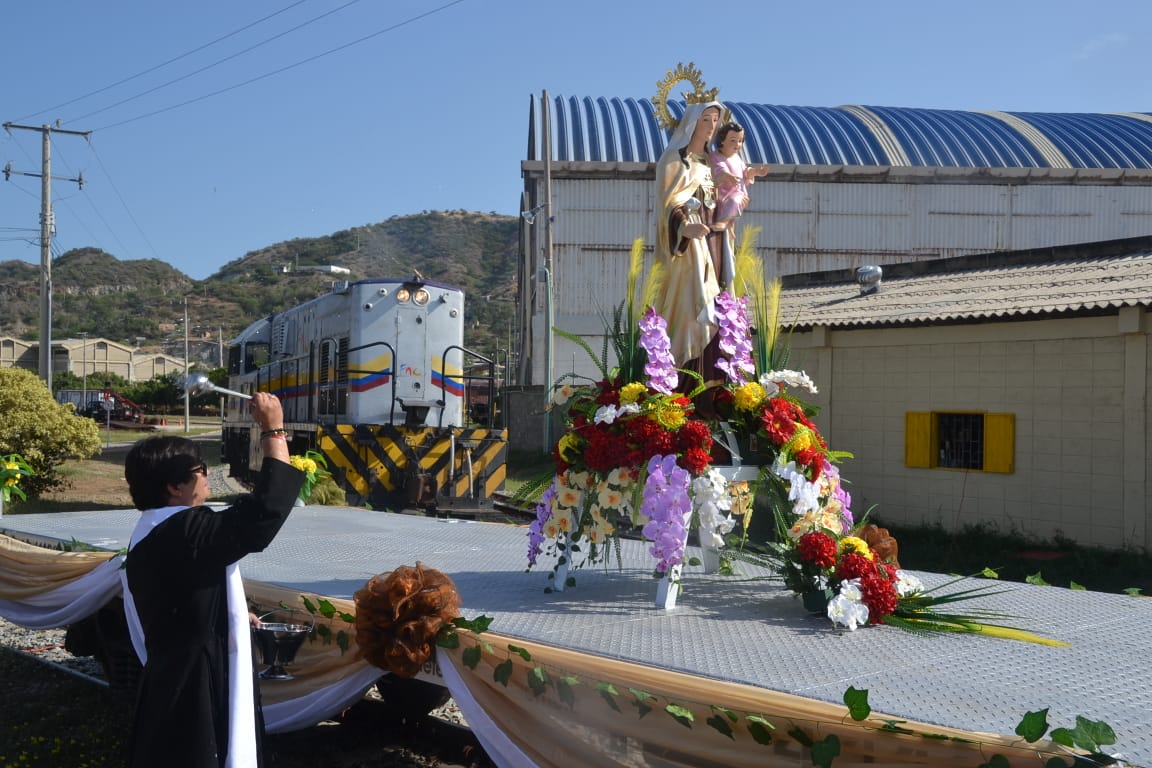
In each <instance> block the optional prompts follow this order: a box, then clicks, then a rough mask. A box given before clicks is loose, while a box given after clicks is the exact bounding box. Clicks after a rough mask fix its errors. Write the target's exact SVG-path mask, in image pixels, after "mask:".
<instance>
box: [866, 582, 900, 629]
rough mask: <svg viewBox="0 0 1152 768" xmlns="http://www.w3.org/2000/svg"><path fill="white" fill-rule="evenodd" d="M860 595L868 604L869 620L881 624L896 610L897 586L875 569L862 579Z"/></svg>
mask: <svg viewBox="0 0 1152 768" xmlns="http://www.w3.org/2000/svg"><path fill="white" fill-rule="evenodd" d="M860 595H861V598H862V599H863V601H864V605H866V606H868V621H869V623H871V624H879V623H881V622H882V621H883V620H884V617H885V616H890V615H891V614H892V613H894V612H895V611H896V600H897V595H896V586H895V585H894V584H893V583H892V582H890V581H889V580H888V579H886V578H884V577H883V576H881V575H880V574H879V573H876V572H875V571H873V572H872V573H871V574H869V575H867V576H864V577H862V578H861V579H860Z"/></svg>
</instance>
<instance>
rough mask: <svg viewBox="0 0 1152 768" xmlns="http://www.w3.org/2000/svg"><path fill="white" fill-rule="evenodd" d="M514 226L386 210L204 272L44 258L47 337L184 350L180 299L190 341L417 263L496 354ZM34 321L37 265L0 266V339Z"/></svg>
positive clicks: (403, 273) (97, 253)
mask: <svg viewBox="0 0 1152 768" xmlns="http://www.w3.org/2000/svg"><path fill="white" fill-rule="evenodd" d="M517 232H518V229H517V219H516V218H515V217H510V216H497V215H495V214H482V213H469V212H465V211H445V212H424V213H421V214H416V215H411V216H394V217H392V218H390V219H388V220H387V221H384V222H381V223H378V224H370V225H366V226H362V227H356V228H353V229H348V230H344V231H341V232H336V233H333V234H331V235H327V236H324V237H314V238H299V239H296V240H289V241H287V242H282V243H277V244H275V245H270V246H267V247H265V248H262V249H260V250H257V251H253V252H251V253H248V254H245V255H244V256H243V257H241V258H238V259H235V260H234V261H231V262H229V263H227V264H226V265H224V267H222V268H221V269H220V270H219V271H218V272H216V273H215V274H214V275H211V276H210V277H208V278H207V279H205V280H193V279H191V278H189V277H188V276H187V275H185V274H183V273H182V272H180V271H179V270H177V269H175V268H173V267H172V266H170V265H169V264H167V263H165V262H163V261H160V260H159V259H144V260H125V261H121V260H119V259H117V258H116V257H115V256H113V255H112V254H109V253H106V252H104V251H102V250H100V249H98V248H80V249H76V250H72V251H68V252H67V253H65V254H63V255H62V256H60V257H59V258H57V259H56V260H54V261H53V264H52V282H53V291H52V293H53V305H52V319H53V323H52V335H53V338H55V339H64V338H79V337H80V336H81V335H82V334H87V335H88V336H89V337H90V338H91V337H104V338H107V339H111V340H114V341H119V342H123V343H127V344H130V345H132V346H140V347H143V348H145V349H155V350H157V351H161V350H162V351H167V352H169V353H170V354H176V355H177V356H180V355H182V354H183V353H182V344H183V339H184V331H183V318H184V310H185V300H187V307H188V319H189V326H190V329H189V335H190V336H191V337H192V338H196V339H211V340H215V339H218V338H219V335H220V334H223V337H224V338H225V339H228V338H231V337H233V336H235V335H236V334H237V333H238V332H239V331H241V330H243V329H244V328H245V327H247V326H248V325H249V324H250V323H251V322H253V321H254V320H256V319H258V318H260V317H263V316H266V315H270V314H273V313H275V312H279V311H282V310H284V309H287V308H288V307H291V306H295V305H296V304H300V303H302V302H304V301H308V300H309V299H313V298H315V297H317V296H320V295H322V294H324V293H325V292H327V291H328V290H329V289H330V287H331V284H332V282H333V281H334V280H358V279H364V278H376V277H409V276H411V275H413V274H414V273H415V272H417V271H418V272H419V273H420V274H422V275H423V276H424V277H426V278H428V279H431V280H438V281H440V282H444V283H450V284H452V285H457V286H460V287H461V288H463V289H464V290H465V297H466V298H465V311H466V313H467V319H468V326H467V330H466V332H465V344H466V345H467V346H468V347H470V348H472V349H475V350H478V351H480V352H482V353H488V354H492V353H493V352H494V351H495V349H496V348H497V347H501V348H503V347H506V346H507V337H508V335H509V334H510V333H511V329H512V324H513V322H514V316H515V313H514V307H515V305H514V300H515V297H516V258H517V242H518V239H517ZM332 267H342V268H344V269H347V270H348V273H347V274H345V273H343V272H342V271H332V270H331V269H330V268H332ZM39 317H40V267H39V265H37V264H29V263H26V262H21V261H7V262H0V336H14V337H16V338H20V339H25V340H35V339H37V338H39V322H40V321H39Z"/></svg>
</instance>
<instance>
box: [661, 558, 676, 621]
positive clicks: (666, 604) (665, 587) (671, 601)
mask: <svg viewBox="0 0 1152 768" xmlns="http://www.w3.org/2000/svg"><path fill="white" fill-rule="evenodd" d="M678 597H680V566H679V565H674V566H672V567H671V568H669V569H668V571H667V572H666V573H665V574H664V575H663V576H661V577H660V580H659V581H658V582H656V607H657V608H663V609H665V610H670V609H672V608H675V607H676V599H677V598H678Z"/></svg>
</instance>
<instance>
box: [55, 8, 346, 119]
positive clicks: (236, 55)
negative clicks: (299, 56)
mask: <svg viewBox="0 0 1152 768" xmlns="http://www.w3.org/2000/svg"><path fill="white" fill-rule="evenodd" d="M358 2H360V0H349V1H348V2H347V3H344V5H341V6H340V7H338V8H333V9H332V10H330V11H327V12H325V13H322V14H320V15H319V16H316V17H314V18H311V19H309V20H308V21H305V22H303V23H301V24H297V25H296V26H295V27H292V28H291V29H287V30H285V31H283V32H280V33H279V34H276V35H273V36H272V37H269V38H267V39H265V40H261V41H260V42H258V43H255V44H253V45H250V46H248V47H247V48H245V49H244V50H242V51H237V52H236V53H233V54H232V55H230V56H225V57H224V58H222V59H219V60H217V61H214V62H212V63H211V64H206V65H205V66H203V67H200V69H196V70H193V71H191V72H189V73H188V74H186V75H181V76H180V77H177V78H175V79H174V80H169V81H168V82H166V83H161V84H160V85H157V86H155V87H153V88H149V89H148V90H146V91H141V92H140V93H138V94H136V95H135V96H129V97H128V98H126V99H121V100H120V101H117V102H116V103H114V104H109V105H108V106H106V107H101V108H100V109H97V110H95V111H93V112H89V113H88V114H86V115H80V116H79V117H75V118H72V119H71V120H69V121H68V122H73V123H75V122H80V121H81V120H86V119H88V118H89V117H92V116H93V115H98V114H100V113H101V112H107V111H108V110H110V109H115V108H116V107H119V106H121V105H122V104H127V103H128V102H130V101H135V100H136V99H139V98H141V97H143V96H147V95H148V94H150V93H155V92H156V91H159V90H162V89H164V88H167V87H168V86H170V85H175V84H176V83H179V82H181V81H184V80H187V79H188V78H190V77H195V76H196V75H199V74H200V73H202V72H207V71H208V70H210V69H213V68H214V67H218V66H220V65H221V64H223V63H224V62H227V61H231V60H232V59H235V58H239V57H240V56H243V55H244V54H246V53H249V52H251V51H254V50H256V49H257V48H260V47H262V46H265V45H267V44H268V43H271V42H273V41H275V40H279V39H280V38H282V37H285V36H286V35H290V34H292V33H293V32H296V31H299V30H301V29H303V28H304V27H307V26H309V25H311V24H315V23H316V22H317V21H320V19H323V18H325V17H327V16H331V15H332V14H334V13H339V12H340V11H342V10H344V9H345V8H347V7H348V6H350V5H355V4H356V3H358Z"/></svg>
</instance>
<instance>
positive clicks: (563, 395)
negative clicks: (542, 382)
mask: <svg viewBox="0 0 1152 768" xmlns="http://www.w3.org/2000/svg"><path fill="white" fill-rule="evenodd" d="M575 391H576V388H575V387H574V386H572V385H571V384H563V385H561V386H559V387H556V389H555V391H553V392H552V404H553V405H564V403H566V402H568V401H569V400H570V399H571V398H572V395H573V393H575Z"/></svg>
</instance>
